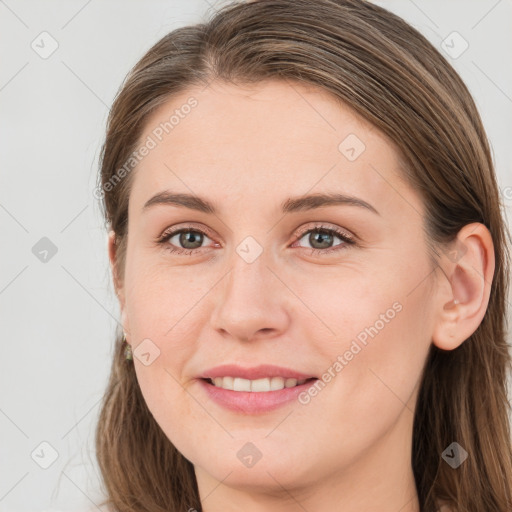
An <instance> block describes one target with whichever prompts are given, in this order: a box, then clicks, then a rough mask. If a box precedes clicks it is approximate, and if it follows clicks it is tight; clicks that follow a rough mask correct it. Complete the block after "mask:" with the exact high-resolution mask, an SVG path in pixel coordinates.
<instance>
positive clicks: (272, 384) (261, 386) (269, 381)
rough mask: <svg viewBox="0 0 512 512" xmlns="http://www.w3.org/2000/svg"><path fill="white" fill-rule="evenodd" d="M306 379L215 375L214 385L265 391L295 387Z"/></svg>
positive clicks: (232, 389) (225, 387)
mask: <svg viewBox="0 0 512 512" xmlns="http://www.w3.org/2000/svg"><path fill="white" fill-rule="evenodd" d="M304 382H306V379H303V380H297V379H285V378H283V377H272V378H268V377H267V378H264V379H256V380H248V379H241V378H240V377H215V378H214V379H213V384H214V386H216V387H218V388H223V389H229V390H231V391H253V392H256V393H261V392H263V391H279V390H280V389H284V388H293V387H295V386H297V385H301V384H304Z"/></svg>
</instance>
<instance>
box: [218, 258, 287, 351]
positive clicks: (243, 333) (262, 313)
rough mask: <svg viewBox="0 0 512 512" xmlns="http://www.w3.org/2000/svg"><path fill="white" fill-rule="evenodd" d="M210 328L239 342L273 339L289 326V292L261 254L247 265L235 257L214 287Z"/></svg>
mask: <svg viewBox="0 0 512 512" xmlns="http://www.w3.org/2000/svg"><path fill="white" fill-rule="evenodd" d="M216 288H217V290H216V294H215V295H214V296H213V300H214V301H215V307H214V310H213V314H212V316H211V323H212V327H213V328H214V329H215V330H216V331H217V332H219V333H220V334H221V336H223V337H224V338H226V339H227V338H232V339H236V340H239V341H249V340H253V339H260V338H262V337H263V338H268V337H277V336H279V335H280V334H281V333H283V332H285V331H286V329H287V328H288V323H289V312H290V309H289V307H288V303H289V301H290V300H291V299H290V293H289V291H288V293H287V290H286V287H285V286H284V285H283V283H282V282H281V281H280V280H279V279H278V278H277V277H276V275H275V273H274V272H273V271H272V270H271V269H270V268H269V267H268V266H267V263H266V261H265V259H264V257H263V255H261V256H260V257H259V258H257V259H256V260H255V261H253V262H252V263H247V262H246V261H244V260H243V259H242V258H240V257H239V256H238V255H236V256H235V257H234V259H233V264H232V267H231V270H230V271H229V272H228V274H227V275H226V276H225V277H224V279H223V280H222V281H221V282H220V283H219V284H218V285H217V287H216Z"/></svg>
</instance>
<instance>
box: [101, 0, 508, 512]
mask: <svg viewBox="0 0 512 512" xmlns="http://www.w3.org/2000/svg"><path fill="white" fill-rule="evenodd" d="M215 79H217V80H224V81H229V82H231V83H234V84H250V83H256V82H259V81H262V80H266V79H278V80H279V79H281V80H290V81H300V82H301V83H305V84H309V85H313V86H317V87H319V88H322V89H324V90H325V91H329V92H330V93H332V95H333V96H334V97H335V98H338V99H339V100H341V101H342V102H344V103H345V104H348V105H349V106H351V107H352V108H353V109H354V110H355V111H356V112H357V113H358V114H359V115H360V116H362V117H363V118H365V119H366V120H368V121H369V122H371V123H372V124H373V125H374V126H375V127H377V128H378V129H379V130H381V131H382V132H383V133H384V134H385V135H387V136H388V137H389V139H390V140H391V141H393V142H394V143H395V144H396V147H397V148H398V150H399V152H400V155H401V157H402V159H403V161H404V162H405V165H404V167H403V172H404V175H405V178H406V179H407V180H409V183H410V184H411V185H412V186H413V187H414V188H415V189H416V190H418V191H419V192H420V193H421V196H422V199H423V201H424V204H425V206H426V216H425V226H426V233H427V234H428V242H429V247H430V248H432V250H433V254H434V255H437V257H438V256H439V253H440V251H441V250H443V248H444V247H445V245H444V244H447V243H448V242H450V241H452V240H454V239H455V237H456V234H457V232H458V231H459V230H460V229H461V228H462V227H463V226H464V225H466V224H468V223H472V222H481V223H483V224H484V225H485V226H486V227H487V228H488V229H489V231H490V233H491V235H492V239H493V243H494V251H495V261H496V265H495V273H494V278H493V282H492V287H491V292H490V300H489V304H488V308H487V311H486V313H485V316H484V318H483V320H482V322H481V324H480V325H479V327H478V328H477V330H476V331H475V333H474V334H473V335H472V336H470V337H469V338H468V339H467V340H466V341H465V342H464V343H463V344H462V345H461V346H460V347H458V348H457V349H455V350H453V351H442V350H439V349H437V348H436V347H435V346H434V345H433V344H432V345H431V347H430V352H429V355H428V358H427V361H426V363H425V367H424V373H423V375H422V381H421V387H420V390H419V394H418V400H417V404H416V409H415V417H414V426H413V439H412V443H413V446H412V460H411V464H412V469H413V472H414V477H415V482H416V489H417V493H418V496H419V502H420V506H421V511H422V512H432V511H434V510H436V507H437V505H438V503H439V502H440V501H444V502H446V503H447V504H448V505H450V506H451V507H453V509H454V510H457V511H460V512H484V511H485V512H491V511H492V512H504V511H510V510H512V447H511V432H510V418H509V414H510V403H509V401H508V397H507V375H508V374H509V372H510V370H511V356H510V354H509V351H508V346H507V342H506V332H507V325H506V302H507V290H508V285H509V284H508V276H509V274H508V272H509V265H510V254H509V249H508V247H509V242H510V233H509V232H508V231H507V228H506V225H505V223H504V221H503V215H502V212H501V208H502V207H503V205H502V203H501V200H500V194H499V190H498V186H497V183H496V177H495V173H494V166H493V162H492V158H491V153H490V150H489V144H488V140H487V137H486V134H485V131H484V127H483V124H482V121H481V118H480V115H479V113H478V111H477V108H476V106H475V103H474V101H473V99H472V97H471V95H470V93H469V91H468V89H467V87H466V86H465V84H464V82H463V81H462V80H461V78H460V77H459V76H458V74H457V73H456V72H455V70H454V69H453V68H452V66H451V65H450V64H449V63H448V62H447V60H446V59H445V58H444V57H443V56H442V55H441V54H440V53H439V52H438V51H437V50H436V49H435V48H434V47H433V46H432V44H431V43H429V41H428V40H427V39H426V38H425V37H424V36H423V35H421V34H420V33H419V32H418V31H417V30H415V29H414V28H413V27H411V26H410V25H409V24H407V23H406V22H405V21H403V20H402V19H401V18H399V17H398V16H396V15H394V14H393V13H391V12H389V11H387V10H385V9H383V8H381V7H378V6H376V5H374V4H371V3H369V2H366V1H364V0H315V1H311V0H260V1H256V2H245V3H243V2H234V3H230V4H227V5H225V6H224V7H223V8H222V9H220V10H219V11H217V12H214V13H213V14H212V16H210V17H209V19H208V20H207V22H205V23H202V24H197V25H195V26H187V27H183V28H179V29H177V30H174V31H172V32H170V33H169V34H167V35H166V36H165V37H163V38H162V39H161V40H159V41H158V42H157V43H156V44H154V46H153V47H152V48H151V49H150V50H149V51H148V52H147V53H146V54H145V55H144V56H143V58H142V59H141V60H140V61H139V62H138V63H137V64H136V65H135V66H134V68H133V69H132V70H131V71H130V73H129V74H128V76H127V77H126V79H125V81H124V83H123V85H122V87H121V89H120V91H119V92H118V94H117V96H116V98H115V101H114V103H113V106H112V109H111V111H110V115H109V119H108V124H107V131H106V139H105V143H104V145H103V147H102V151H101V173H100V175H99V183H98V187H99V188H98V190H99V191H100V195H101V197H102V200H103V201H102V206H103V209H104V215H105V221H106V225H107V226H108V229H109V230H110V229H111V230H113V231H114V232H115V234H116V244H117V260H116V261H117V272H116V275H115V276H114V281H115V282H116V283H120V282H122V280H123V275H124V261H125V255H126V240H127V234H128V233H127V219H128V199H129V194H130V184H131V181H132V180H131V176H132V173H131V172H129V171H130V169H128V170H127V169H126V167H125V172H124V173H119V170H120V169H121V168H122V167H123V166H125V164H126V162H127V161H129V159H130V155H132V154H133V152H134V151H136V150H137V147H138V146H139V145H140V143H141V141H140V137H141V134H142V132H143V130H144V128H145V123H146V121H147V119H148V116H149V115H150V114H151V113H152V112H153V111H154V110H155V109H156V108H157V107H158V106H160V105H162V104H163V103H164V102H166V101H168V100H169V99H170V98H172V97H173V95H175V94H177V93H180V92H182V91H184V90H186V89H187V88H188V87H191V86H197V85H204V86H206V85H208V83H209V82H211V81H212V80H215ZM290 83H292V82H290ZM120 174H121V175H122V179H119V176H120ZM116 176H117V178H116ZM115 178H116V179H117V182H114V181H115V180H114V179H115ZM109 184H110V185H109ZM434 261H435V259H434ZM454 441H456V442H457V443H459V444H460V445H461V446H462V447H463V448H464V449H465V450H466V451H467V452H468V453H469V457H468V459H467V460H466V461H465V462H464V463H463V464H462V465H461V466H460V467H459V468H458V469H456V470H454V469H453V468H452V467H450V466H449V465H448V464H447V463H446V462H444V460H443V459H442V457H441V454H442V452H443V451H444V450H445V449H446V448H447V447H448V446H449V445H450V444H451V443H452V442H454ZM96 448H97V459H98V463H99V468H100V470H101V474H102V478H103V483H104V486H105V489H106V492H107V497H108V499H107V501H105V502H103V504H106V503H108V504H109V505H110V507H111V509H112V510H113V511H116V512H117V511H119V512H128V511H130V512H169V511H184V512H185V511H188V510H189V509H196V510H198V511H200V510H201V503H200V499H199V494H198V488H197V482H196V479H195V474H194V470H193V466H192V464H191V463H190V461H188V460H187V459H185V458H184V457H183V456H182V455H181V454H180V453H179V452H178V451H177V449H176V448H175V447H174V446H173V444H172V443H171V442H170V441H169V439H168V438H167V437H166V436H165V435H164V433H163V431H162V430H161V428H160V427H159V425H158V424H157V423H156V421H155V420H154V418H153V416H152V415H151V413H150V411H149V410H148V408H147V406H146V404H145V401H144V398H143V396H142V394H141V391H140V388H139V385H138V383H137V378H136V375H135V371H134V367H133V363H132V362H130V361H127V360H126V359H125V357H124V352H123V344H122V336H121V332H117V334H116V341H115V353H114V359H113V363H112V371H111V376H110V381H109V383H108V388H107V390H106V393H105V396H104V400H103V404H102V409H101V414H100V418H99V422H98V425H97V431H96Z"/></svg>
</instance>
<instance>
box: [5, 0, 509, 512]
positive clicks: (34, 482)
mask: <svg viewBox="0 0 512 512" xmlns="http://www.w3.org/2000/svg"><path fill="white" fill-rule="evenodd" d="M223 3H225V2H223ZM223 3H222V4H221V3H218V2H217V3H215V2H214V1H213V0H208V1H206V0H194V1H185V0H180V1H177V0H174V1H172V0H168V1H154V0H153V1H144V2H142V1H133V0H131V1H127V0H116V1H112V0H110V1H109V0H103V1H100V0H89V1H87V0H80V1H74V0H73V1H70V0H66V1H63V0H60V1H40V0H37V1H36V0H34V1H15V0H5V1H3V0H0V38H1V45H0V51H1V58H0V61H1V63H2V66H1V69H0V108H1V119H2V122H1V123H0V130H1V132H0V154H1V157H2V166H1V170H0V180H1V181H0V226H1V228H0V229H1V233H2V242H1V244H2V245H1V246H2V251H1V253H0V254H1V265H0V327H1V333H2V345H1V347H2V354H1V356H2V357H1V358H0V389H1V394H0V432H1V436H0V464H1V466H0V511H1V512H25V511H38V512H40V511H43V510H44V511H47V512H48V511H50V510H51V511H62V512H69V511H80V512H83V511H86V510H87V511H89V510H90V511H95V510H98V508H97V506H96V504H97V503H98V502H99V501H100V498H101V494H100V492H99V478H98V469H97V466H96V461H95V456H94V445H93V431H94V427H95V425H96V421H97V415H98V412H99V402H100V400H101V398H102V394H103V392H104V389H105V386H106V382H107V378H108V372H109V369H110V362H111V358H112V348H113V340H114V332H115V328H116V322H117V320H118V319H119V308H118V304H117V300H116V298H115V295H114V292H113V286H112V284H111V277H110V269H109V266H108V258H107V245H106V242H107V234H106V231H105V229H104V226H103V220H102V218H101V216H100V209H99V206H98V203H97V201H96V199H95V198H94V197H93V195H92V191H93V189H94V187H95V182H96V173H97V169H98V165H97V164H98V155H99V151H100V147H101V143H102V140H103V136H104V129H105V122H106V118H107V114H108V109H109V107H110V105H111V103H112V100H113V98H114V95H115V93H116V91H117V89H118V87H119V86H120V84H121V82H122V80H123V78H124V76H125V74H126V73H127V72H128V71H129V69H130V68H131V67H132V66H133V65H134V64H135V63H136V61H137V60H138V59H139V58H140V57H142V55H143V54H144V53H145V51H146V50H147V49H149V47H150V46H151V45H152V44H153V43H154V42H156V41H157V40H158V39H160V38H161V37H162V36H164V35H165V34H166V33H168V32H170V31H171V30H173V29H175V28H177V27H179V26H182V25H185V24H191V23H197V22H200V21H201V20H202V19H203V18H204V17H205V16H206V15H207V14H208V11H210V12H211V11H212V10H215V9H216V8H218V7H219V6H220V5H223ZM375 3H377V4H379V5H382V6H384V7H387V8H388V9H390V10H392V11H394V12H396V13H397V14H399V15H401V16H402V17H403V18H405V19H406V20H407V21H409V23H411V24H412V25H413V26H414V27H416V28H417V29H418V30H420V31H421V32H422V33H423V34H424V35H425V36H426V37H427V38H428V39H429V40H430V41H431V42H432V43H433V44H434V45H435V46H436V47H437V48H438V49H440V51H441V52H443V51H444V50H443V47H442V41H443V40H444V39H445V38H447V36H448V37H449V39H447V41H448V42H449V44H450V45H451V46H452V47H453V49H452V50H450V51H451V52H452V55H451V56H449V59H450V60H451V62H452V63H453V65H454V67H455V68H456V70H457V71H458V72H459V73H460V75H461V76H462V78H463V79H464V81H465V82H466V84H467V85H468V87H469V89H470V91H471V92H472V94H473V96H474V98H475V100H476V103H477V106H478V108H479V110H480V113H481V115H482V118H483V121H484V124H485V127H486V129H487V133H488V136H489V139H490V141H491V145H492V148H493V154H494V159H495V163H496V168H497V173H498V180H499V183H500V188H501V191H502V194H503V197H504V199H505V204H506V207H507V212H508V218H509V219H510V208H511V206H512V164H511V162H512V149H511V140H512V138H511V135H512V66H511V63H512V60H511V50H512V30H511V29H512V0H473V1H468V0H458V1H455V0H450V1H446V0H443V1H432V0H428V1H427V0H415V1H412V0H394V1H391V0H390V1H384V0H382V1H378V2H375ZM454 31H455V32H458V34H459V35H460V37H459V36H458V35H453V34H452V33H453V32H454ZM42 32H47V33H48V34H49V35H45V34H43V35H41V33H42ZM454 38H455V39H454ZM461 38H462V39H461ZM42 39H43V42H41V40H42ZM54 41H56V43H55V42H54ZM464 41H466V42H467V44H468V45H469V46H468V48H467V49H466V50H465V51H464V52H463V53H461V55H456V53H460V52H461V51H462V50H463V49H464V47H465V43H464ZM52 44H54V45H55V44H58V47H57V49H56V50H55V51H54V52H53V53H52V54H51V55H50V56H47V55H44V52H49V51H50V50H51V49H52ZM454 52H455V53H454ZM43 57H46V58H43ZM43 237H46V238H47V239H49V240H50V241H51V244H50V242H48V240H43V241H41V239H42V238H43ZM37 244H39V245H37ZM41 244H42V245H41ZM45 244H46V245H45ZM49 245H51V246H52V247H54V251H55V250H56V253H55V254H52V252H51V249H50V252H49V253H48V255H47V256H46V258H47V261H46V262H44V261H41V260H40V259H39V257H37V253H38V250H37V249H38V248H40V246H41V247H42V246H44V247H48V246H49ZM34 247H35V249H33V248H34ZM34 253H36V254H34ZM41 443H48V444H41ZM53 450H54V451H55V452H54V451H53ZM52 457H53V458H55V457H56V458H55V460H53V458H52ZM51 462H52V463H51ZM50 463H51V465H50V466H49V467H48V468H47V469H44V468H43V467H41V466H44V465H47V464H50Z"/></svg>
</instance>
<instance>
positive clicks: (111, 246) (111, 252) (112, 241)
mask: <svg viewBox="0 0 512 512" xmlns="http://www.w3.org/2000/svg"><path fill="white" fill-rule="evenodd" d="M116 241H117V240H116V234H115V232H114V231H110V232H109V234H108V258H109V260H110V269H111V271H112V278H113V281H114V288H115V292H116V295H117V298H118V300H119V304H120V306H121V319H122V324H123V330H124V331H125V332H129V331H128V329H127V322H126V311H125V297H124V287H123V286H122V283H121V280H120V279H119V273H118V268H117V261H116V254H117V245H116Z"/></svg>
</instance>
